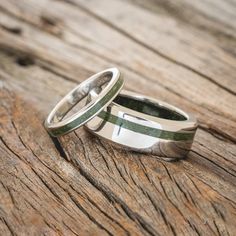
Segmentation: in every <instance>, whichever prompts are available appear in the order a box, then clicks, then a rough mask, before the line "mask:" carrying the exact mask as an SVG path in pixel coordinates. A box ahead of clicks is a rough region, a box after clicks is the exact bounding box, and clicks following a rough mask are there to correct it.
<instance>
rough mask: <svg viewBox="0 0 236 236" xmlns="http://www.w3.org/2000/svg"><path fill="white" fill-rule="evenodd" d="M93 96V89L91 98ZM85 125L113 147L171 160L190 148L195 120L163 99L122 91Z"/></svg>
mask: <svg viewBox="0 0 236 236" xmlns="http://www.w3.org/2000/svg"><path fill="white" fill-rule="evenodd" d="M96 96H99V93H97V92H96V89H94V90H92V91H91V93H90V98H94V97H96ZM85 127H86V128H87V130H88V131H90V132H91V133H93V134H95V135H97V136H99V137H102V138H105V139H106V140H108V141H111V143H112V144H113V145H115V146H117V145H118V146H122V147H123V148H126V149H129V150H134V151H138V152H143V153H149V154H153V155H158V156H161V157H163V158H165V159H166V160H173V159H180V158H184V157H185V156H186V155H187V153H188V152H189V150H190V149H191V145H192V142H193V139H194V135H195V133H196V129H197V121H196V119H195V118H194V117H193V116H192V115H190V114H188V113H186V112H184V111H182V110H180V109H179V108H177V107H175V106H172V105H170V104H168V103H166V102H162V101H159V100H155V99H152V98H149V97H146V96H142V95H137V94H135V93H132V92H128V91H122V92H121V93H120V94H119V95H118V96H117V97H116V98H115V100H114V101H113V102H112V103H111V104H110V105H109V106H108V107H106V108H105V109H104V110H103V111H102V112H100V113H99V114H98V115H97V116H95V117H94V118H93V119H91V120H90V121H89V122H88V123H86V124H85Z"/></svg>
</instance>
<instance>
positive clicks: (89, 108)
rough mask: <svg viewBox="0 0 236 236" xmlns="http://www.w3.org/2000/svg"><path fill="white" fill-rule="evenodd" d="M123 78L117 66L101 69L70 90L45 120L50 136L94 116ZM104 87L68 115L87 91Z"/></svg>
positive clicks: (108, 99)
mask: <svg viewBox="0 0 236 236" xmlns="http://www.w3.org/2000/svg"><path fill="white" fill-rule="evenodd" d="M123 83H124V82H123V79H122V77H121V74H120V72H119V70H118V69H117V68H111V69H107V70H104V71H101V72H99V73H97V74H95V75H93V76H91V77H90V78H88V79H87V80H85V81H84V82H82V83H81V84H79V85H78V86H77V87H76V88H74V89H73V90H72V91H70V92H69V93H68V94H67V95H66V96H65V97H64V98H62V100H61V101H60V102H59V103H58V104H57V105H56V106H55V107H54V109H53V110H52V111H51V113H50V114H49V115H48V117H47V119H46V120H45V123H44V125H45V128H46V129H47V131H48V132H49V133H50V134H51V135H52V136H60V135H63V134H66V133H69V132H71V131H73V130H75V129H77V128H79V127H80V126H82V125H83V124H85V123H86V122H88V121H89V120H90V119H92V118H93V117H94V116H96V115H97V114H98V113H99V112H100V111H102V110H103V109H104V108H105V107H106V106H108V104H110V103H111V102H112V101H113V99H114V98H115V97H116V96H117V94H118V93H119V92H120V90H121V88H122V86H123ZM102 86H103V87H104V88H102V90H101V92H100V93H99V94H98V95H97V96H96V97H94V98H93V99H91V101H90V102H89V103H87V104H86V105H84V106H83V108H82V109H80V110H79V111H77V112H76V113H74V114H73V115H71V116H69V117H65V116H66V115H67V113H68V112H69V111H70V110H71V109H72V108H73V107H74V106H75V105H76V104H78V103H79V102H80V101H81V100H83V99H84V98H85V97H86V96H87V95H88V94H89V92H90V91H91V90H92V89H94V88H96V87H100V88H101V87H102Z"/></svg>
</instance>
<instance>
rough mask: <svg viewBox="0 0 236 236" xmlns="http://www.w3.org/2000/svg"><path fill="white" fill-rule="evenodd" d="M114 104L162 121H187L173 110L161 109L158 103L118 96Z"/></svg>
mask: <svg viewBox="0 0 236 236" xmlns="http://www.w3.org/2000/svg"><path fill="white" fill-rule="evenodd" d="M114 102H115V103H118V104H119V105H122V106H124V107H127V108H129V109H132V110H135V111H138V112H141V113H144V114H147V115H151V116H155V117H158V118H162V119H168V120H176V121H185V120H187V118H186V117H185V116H183V115H182V114H180V113H178V112H176V111H174V110H171V109H168V108H166V107H163V106H161V105H159V104H158V103H153V102H151V101H149V100H139V99H138V98H135V97H129V96H125V95H121V94H120V95H118V96H117V97H116V98H115V99H114Z"/></svg>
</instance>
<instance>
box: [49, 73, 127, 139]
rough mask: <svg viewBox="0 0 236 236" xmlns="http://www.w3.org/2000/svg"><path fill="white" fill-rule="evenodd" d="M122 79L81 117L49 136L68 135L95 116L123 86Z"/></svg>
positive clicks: (52, 131) (51, 132)
mask: <svg viewBox="0 0 236 236" xmlns="http://www.w3.org/2000/svg"><path fill="white" fill-rule="evenodd" d="M123 83H124V82H123V79H121V78H119V79H118V80H117V82H116V83H115V84H114V86H113V87H112V88H111V89H110V90H109V92H108V93H107V94H106V95H105V96H104V97H103V98H102V99H101V100H100V101H99V102H98V103H96V104H95V105H94V106H92V107H91V108H90V109H89V110H88V111H87V112H85V113H84V114H83V115H81V116H80V117H78V118H77V119H75V120H74V121H72V122H71V123H69V124H67V125H65V126H63V127H61V128H58V129H54V130H50V134H52V135H53V136H60V135H62V134H65V133H68V132H69V131H71V130H73V129H75V128H76V127H79V126H80V125H81V124H83V123H85V122H86V121H88V120H89V119H90V118H91V117H92V116H93V115H95V114H97V113H98V112H99V111H100V110H101V109H102V108H103V107H104V106H105V105H106V103H108V102H109V101H110V100H111V99H112V98H113V97H114V95H115V94H116V93H117V92H118V91H119V90H120V89H121V87H122V86H123Z"/></svg>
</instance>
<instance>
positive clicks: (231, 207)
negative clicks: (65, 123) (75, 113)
mask: <svg viewBox="0 0 236 236" xmlns="http://www.w3.org/2000/svg"><path fill="white" fill-rule="evenodd" d="M235 22H236V2H235V1H234V0H226V1H221V0H204V1H187V0H175V1H170V0H168V1H166V0H155V1H154V0H148V1H141V0H134V1H133V0H130V1H122V0H99V1H95V0H90V1H86V0H68V1H63V0H60V1H59V0H40V1H37V0H20V1H18V0H4V1H0V160H1V165H0V235H4V236H5V235H107V234H108V235H236V146H235V142H236V112H235V104H236V97H235V93H236V24H235ZM111 66H118V67H119V68H120V69H121V70H122V72H123V73H124V75H125V79H126V85H125V88H126V89H130V90H132V91H136V92H140V93H143V94H148V95H151V96H153V97H156V98H159V99H162V100H165V101H167V102H170V103H172V104H175V105H177V106H179V107H181V108H183V109H185V110H187V111H190V112H192V113H194V114H195V115H196V116H197V118H198V119H199V121H200V128H199V130H198V132H197V135H196V140H195V142H194V144H193V149H192V151H191V152H190V153H189V156H188V158H187V159H186V160H183V161H179V162H173V163H167V162H164V161H162V160H161V159H160V158H158V157H154V156H148V155H141V154H137V153H132V152H125V151H122V150H117V149H115V148H113V147H112V146H110V145H108V144H107V143H106V142H104V141H101V140H99V139H98V138H95V137H93V136H91V135H90V134H88V133H87V132H85V131H84V130H83V129H79V130H77V131H76V132H73V133H71V134H68V135H66V136H64V137H62V138H60V139H59V140H58V141H57V140H52V139H51V138H50V137H49V135H48V134H47V132H46V131H45V129H44V128H43V125H42V122H43V120H44V118H45V117H46V115H47V113H48V112H49V111H50V109H51V108H52V107H53V105H54V104H55V103H56V102H57V101H58V99H60V98H61V97H62V96H63V95H64V94H65V93H66V92H67V91H69V90H70V89H71V88H73V87H74V86H75V84H77V83H78V82H79V81H82V80H83V79H85V78H86V77H87V76H89V75H91V74H93V73H95V72H97V71H99V70H102V69H104V68H107V67H111Z"/></svg>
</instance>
